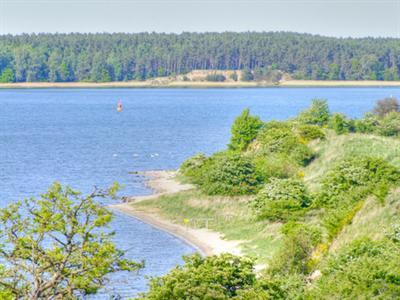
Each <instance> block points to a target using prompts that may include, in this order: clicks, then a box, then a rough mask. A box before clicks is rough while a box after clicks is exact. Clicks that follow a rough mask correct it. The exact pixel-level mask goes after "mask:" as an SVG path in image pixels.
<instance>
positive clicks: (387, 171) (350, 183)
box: [320, 156, 400, 207]
mask: <svg viewBox="0 0 400 300" xmlns="http://www.w3.org/2000/svg"><path fill="white" fill-rule="evenodd" d="M399 180H400V171H399V170H398V169H397V168H395V167H394V166H392V165H391V164H389V163H388V162H387V161H385V160H383V159H379V158H371V157H365V156H360V157H352V158H347V159H344V160H342V161H341V162H340V163H338V164H337V165H336V166H335V167H334V168H333V169H332V170H331V171H329V172H328V173H327V174H326V176H325V178H324V180H323V183H322V193H321V196H322V197H320V200H322V201H323V203H324V205H332V206H333V207H335V206H336V205H337V203H335V200H337V199H336V198H335V196H338V195H340V194H342V193H344V192H345V193H347V192H349V191H351V190H352V189H355V188H356V187H371V188H373V189H377V188H378V187H387V186H390V185H393V184H395V183H396V182H398V181H399ZM371 192H372V191H371ZM320 204H321V203H320Z"/></svg>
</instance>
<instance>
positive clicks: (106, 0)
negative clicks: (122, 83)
mask: <svg viewBox="0 0 400 300" xmlns="http://www.w3.org/2000/svg"><path fill="white" fill-rule="evenodd" d="M248 30H250V31H280V30H283V31H296V32H308V33H315V34H322V35H328V36H353V37H361V36H389V37H400V0H364V1H363V0H349V1H345V0H303V1H296V0H280V1H278V0H115V1H112V0H69V1H68V0H0V34H4V33H12V34H16V33H22V32H29V33H30V32H142V31H157V32H182V31H248Z"/></svg>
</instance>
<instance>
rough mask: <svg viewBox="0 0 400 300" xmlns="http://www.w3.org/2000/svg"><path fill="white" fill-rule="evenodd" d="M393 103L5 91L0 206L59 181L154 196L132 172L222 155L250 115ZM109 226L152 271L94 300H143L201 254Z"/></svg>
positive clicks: (362, 97)
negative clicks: (244, 115) (154, 283)
mask: <svg viewBox="0 0 400 300" xmlns="http://www.w3.org/2000/svg"><path fill="white" fill-rule="evenodd" d="M389 96H394V97H397V98H400V88H270V89H45V90H0V206H5V205H6V204H8V203H10V202H12V201H15V200H17V199H21V198H24V197H32V196H36V195H39V194H40V193H42V192H44V191H46V189H47V187H48V186H49V185H50V184H51V183H52V182H54V181H59V182H61V183H63V184H69V185H71V186H72V187H74V188H76V189H78V190H81V191H83V192H90V191H91V189H92V187H93V186H94V185H97V186H99V187H107V186H109V185H110V184H112V183H113V182H114V181H118V182H119V183H121V184H122V185H123V189H122V190H121V192H120V194H121V195H138V194H143V195H144V194H149V193H150V192H151V191H149V190H148V189H147V188H146V187H145V186H144V184H143V182H144V178H142V177H140V176H138V175H133V174H131V172H134V171H145V170H155V169H157V170H158V169H175V168H177V167H178V166H179V165H180V164H181V163H182V162H183V161H184V160H185V159H186V158H187V157H189V156H191V155H193V154H195V153H197V152H204V153H206V154H210V153H213V152H215V151H218V150H222V149H224V147H225V145H226V144H227V143H228V141H229V131H230V126H231V124H232V121H233V119H234V118H235V117H236V116H237V115H238V114H239V113H240V112H241V111H242V110H243V109H244V108H246V107H249V108H250V109H251V111H252V112H253V113H255V114H258V115H260V116H261V118H262V119H264V120H271V119H286V118H289V117H293V116H295V115H296V114H297V113H298V112H299V111H301V110H302V109H304V108H306V107H307V106H309V104H310V100H311V99H312V98H325V99H327V100H328V102H329V105H330V108H331V111H335V112H343V113H345V114H347V115H349V116H351V117H359V116H362V115H363V114H364V113H365V112H367V111H369V110H371V108H372V107H373V106H374V103H375V101H376V100H377V99H380V98H383V97H389ZM119 99H121V100H122V101H123V104H124V110H123V112H122V113H117V112H116V103H117V101H118V100H119ZM112 226H113V228H114V229H116V231H117V235H116V241H117V243H118V245H119V246H120V247H121V248H122V249H129V251H128V256H129V257H130V258H133V259H136V260H142V259H144V260H145V261H146V268H145V269H144V270H142V271H140V272H139V274H129V273H118V274H115V275H113V276H111V282H110V284H109V285H108V286H107V288H106V289H105V290H104V291H103V293H102V294H100V295H97V296H96V297H92V298H93V299H109V298H110V296H111V295H113V294H114V295H117V294H119V295H121V296H122V297H129V296H132V295H134V294H135V293H137V292H140V291H145V290H146V284H147V280H146V279H145V276H148V275H153V276H156V275H161V274H165V273H166V272H168V270H170V269H171V268H172V267H173V266H175V265H176V264H179V263H181V262H182V260H181V256H182V255H184V254H190V253H193V252H194V251H195V250H194V249H193V248H191V247H190V246H188V245H186V244H185V243H183V242H182V241H180V240H178V239H176V238H175V237H172V236H171V235H169V234H166V233H164V232H161V231H159V230H156V229H154V228H153V227H151V226H149V225H146V224H143V223H141V222H139V221H137V220H135V219H133V218H130V217H127V216H124V215H121V214H117V215H116V218H115V220H114V221H113V224H112Z"/></svg>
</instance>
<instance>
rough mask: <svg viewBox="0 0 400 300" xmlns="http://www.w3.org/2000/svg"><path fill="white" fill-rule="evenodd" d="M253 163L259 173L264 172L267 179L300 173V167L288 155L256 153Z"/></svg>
mask: <svg viewBox="0 0 400 300" xmlns="http://www.w3.org/2000/svg"><path fill="white" fill-rule="evenodd" d="M253 164H254V166H255V168H256V171H257V173H259V174H262V175H263V177H264V178H265V179H268V178H271V177H277V178H288V177H293V176H295V175H296V174H297V173H298V167H297V166H295V165H294V164H293V163H292V162H291V161H289V160H288V158H287V156H286V155H279V154H278V155H276V154H275V155H274V154H271V155H256V156H255V157H253Z"/></svg>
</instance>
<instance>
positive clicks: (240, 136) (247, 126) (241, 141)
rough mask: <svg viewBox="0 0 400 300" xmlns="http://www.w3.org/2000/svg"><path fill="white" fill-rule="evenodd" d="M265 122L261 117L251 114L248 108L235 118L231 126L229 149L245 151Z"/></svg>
mask: <svg viewBox="0 0 400 300" xmlns="http://www.w3.org/2000/svg"><path fill="white" fill-rule="evenodd" d="M262 126H263V122H262V121H261V120H260V118H259V117H255V116H252V115H250V110H249V109H248V108H246V109H244V110H243V112H242V113H241V114H240V115H239V116H238V117H237V118H236V119H235V121H234V122H233V125H232V128H231V134H232V135H231V141H230V144H229V149H231V150H238V151H243V150H245V149H246V148H247V146H248V145H249V144H250V143H251V142H252V141H253V140H254V139H255V138H256V137H257V134H258V132H259V130H260V129H261V128H262Z"/></svg>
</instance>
